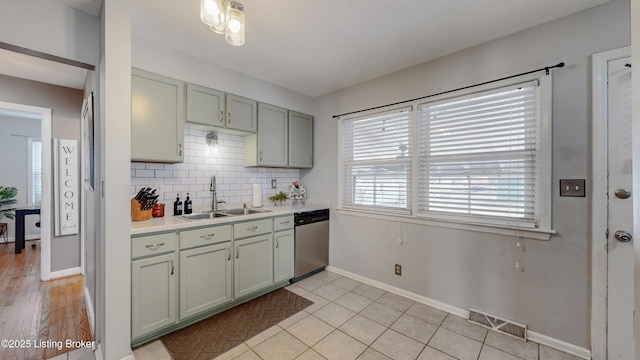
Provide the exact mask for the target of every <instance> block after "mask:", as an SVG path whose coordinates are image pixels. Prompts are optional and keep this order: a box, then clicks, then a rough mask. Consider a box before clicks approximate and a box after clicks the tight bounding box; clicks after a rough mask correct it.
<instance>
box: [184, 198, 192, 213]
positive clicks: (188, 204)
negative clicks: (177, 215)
mask: <svg viewBox="0 0 640 360" xmlns="http://www.w3.org/2000/svg"><path fill="white" fill-rule="evenodd" d="M192 212H193V206H192V204H191V199H189V193H187V199H186V200H185V201H184V213H185V214H191V213H192Z"/></svg>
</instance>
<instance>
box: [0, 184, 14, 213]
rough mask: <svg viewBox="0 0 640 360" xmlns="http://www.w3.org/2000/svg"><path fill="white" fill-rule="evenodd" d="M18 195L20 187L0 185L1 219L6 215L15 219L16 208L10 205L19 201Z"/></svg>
mask: <svg viewBox="0 0 640 360" xmlns="http://www.w3.org/2000/svg"><path fill="white" fill-rule="evenodd" d="M16 195H18V189H16V188H14V187H13V186H9V187H4V186H0V220H2V218H4V217H5V216H6V217H7V218H9V219H14V217H15V213H14V212H13V211H14V210H15V209H16V208H14V207H9V206H11V205H13V204H15V203H17V202H18V200H17V199H16Z"/></svg>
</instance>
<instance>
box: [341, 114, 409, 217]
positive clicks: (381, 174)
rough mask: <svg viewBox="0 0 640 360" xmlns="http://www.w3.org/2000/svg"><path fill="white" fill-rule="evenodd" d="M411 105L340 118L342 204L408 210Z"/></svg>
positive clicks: (388, 210) (377, 209)
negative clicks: (349, 117)
mask: <svg viewBox="0 0 640 360" xmlns="http://www.w3.org/2000/svg"><path fill="white" fill-rule="evenodd" d="M411 110H412V109H411V108H403V109H399V110H393V111H390V112H385V113H378V114H374V115H371V116H366V117H358V118H353V119H348V120H344V122H343V126H342V131H343V134H342V138H343V147H342V165H343V169H342V170H343V171H342V173H343V179H342V194H343V199H342V206H343V207H344V208H357V209H361V210H372V211H379V212H389V213H401V214H409V213H410V212H411V179H412V176H411V174H412V158H411V154H412V144H411V133H412V131H411V128H412V124H411V117H410V114H411Z"/></svg>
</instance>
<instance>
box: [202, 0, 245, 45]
mask: <svg viewBox="0 0 640 360" xmlns="http://www.w3.org/2000/svg"><path fill="white" fill-rule="evenodd" d="M200 20H202V22H203V23H205V24H206V25H208V26H209V28H211V30H212V31H213V32H216V33H218V34H225V40H226V41H227V42H228V43H229V44H231V45H234V46H241V45H243V44H244V6H242V4H241V3H239V2H237V1H235V0H200Z"/></svg>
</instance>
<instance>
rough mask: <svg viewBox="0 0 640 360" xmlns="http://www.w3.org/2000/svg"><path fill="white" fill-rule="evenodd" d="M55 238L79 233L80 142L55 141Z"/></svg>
mask: <svg viewBox="0 0 640 360" xmlns="http://www.w3.org/2000/svg"><path fill="white" fill-rule="evenodd" d="M53 146H54V160H55V166H54V171H55V173H54V176H55V181H56V184H55V195H54V196H55V236H62V235H72V234H77V233H78V227H79V224H80V221H79V218H78V214H79V212H78V206H79V204H80V203H79V196H78V141H77V140H68V139H54V144H53Z"/></svg>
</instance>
